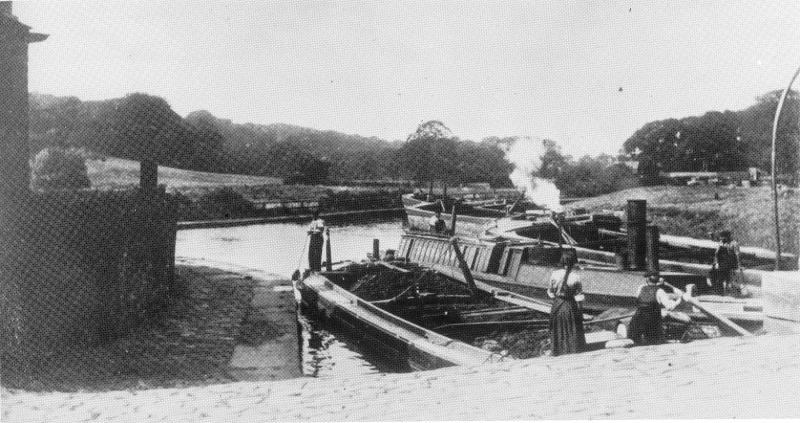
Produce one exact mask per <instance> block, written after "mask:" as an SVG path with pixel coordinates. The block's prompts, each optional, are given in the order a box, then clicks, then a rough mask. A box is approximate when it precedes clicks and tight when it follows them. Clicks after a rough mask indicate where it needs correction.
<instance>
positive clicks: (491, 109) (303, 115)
mask: <svg viewBox="0 0 800 423" xmlns="http://www.w3.org/2000/svg"><path fill="white" fill-rule="evenodd" d="M14 14H15V15H17V16H18V17H19V18H20V21H22V22H23V23H25V24H27V25H29V26H31V27H32V30H33V31H36V32H41V33H46V34H50V37H49V38H48V39H47V40H46V41H44V42H41V43H37V44H33V45H31V48H30V63H29V75H30V80H29V88H30V90H31V91H34V92H39V93H47V94H53V95H58V96H67V95H70V96H77V97H78V98H80V99H82V100H100V99H108V98H116V97H121V96H124V95H125V94H127V93H132V92H146V93H149V94H153V95H157V96H161V97H163V98H165V99H166V100H167V101H168V102H169V103H170V105H171V106H172V108H173V109H174V110H175V111H177V112H178V113H180V114H181V115H184V116H185V115H186V114H188V113H189V112H191V111H194V110H201V109H202V110H208V111H210V112H212V113H213V114H214V115H216V116H218V117H221V118H227V119H231V120H233V121H234V122H238V123H244V122H253V123H261V124H269V123H275V122H283V123H289V124H294V125H300V126H307V127H312V128H317V129H332V130H336V131H341V132H345V133H352V134H359V135H363V136H377V137H379V138H383V139H386V140H396V139H400V140H404V139H406V137H407V136H408V134H410V133H412V132H414V130H415V129H416V127H417V125H419V124H420V123H422V122H424V121H428V120H433V119H435V120H440V121H442V122H444V123H445V124H446V125H447V126H448V127H449V128H450V129H451V130H452V132H453V133H454V134H455V135H457V136H459V137H460V138H464V139H472V140H476V141H477V140H480V139H482V138H484V137H488V136H501V137H502V136H531V137H541V138H550V139H553V140H555V141H557V142H558V143H559V144H560V145H561V146H562V148H563V149H564V151H565V152H567V153H569V154H572V155H575V156H581V155H584V154H591V155H596V154H600V153H609V154H616V153H617V152H618V151H619V150H620V148H621V147H622V143H623V142H624V141H625V140H626V139H627V138H628V137H629V136H630V135H632V134H633V132H634V131H636V130H637V129H638V128H640V127H641V126H642V125H644V124H645V123H647V122H650V121H653V120H657V119H665V118H670V117H675V118H680V117H684V116H690V115H699V114H702V113H704V112H706V111H709V110H739V109H743V108H746V107H747V106H749V105H751V104H753V103H754V100H755V97H756V96H758V95H760V94H763V93H765V92H767V91H770V90H775V89H781V88H784V86H785V85H786V84H787V83H788V80H789V78H790V77H791V75H792V73H793V72H794V70H795V68H796V67H797V66H799V65H800V43H798V42H797V40H800V2H798V1H795V0H791V1H788V0H787V1H758V2H754V1H724V2H723V1H669V2H666V1H663V2H661V1H659V2H645V1H635V2H634V1H588V2H587V1H579V2H566V3H565V2H549V1H547V2H546V1H503V2H497V1H469V2H468V1H382V2H380V1H359V2H356V1H338V2H323V1H315V2H310V1H309V2H301V1H293V2H289V1H271V2H264V1H237V2H233V1H186V0H180V1H179V0H170V1H125V2H120V1H92V0H81V1H47V2H45V1H23V2H15V3H14Z"/></svg>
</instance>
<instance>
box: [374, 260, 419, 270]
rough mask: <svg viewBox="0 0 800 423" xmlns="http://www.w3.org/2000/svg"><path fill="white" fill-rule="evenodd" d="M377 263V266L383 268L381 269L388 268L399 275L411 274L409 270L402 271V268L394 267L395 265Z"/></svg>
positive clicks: (382, 262) (383, 262)
mask: <svg viewBox="0 0 800 423" xmlns="http://www.w3.org/2000/svg"><path fill="white" fill-rule="evenodd" d="M377 263H378V264H379V265H381V266H383V267H387V268H389V269H392V270H396V271H398V272H400V273H410V272H411V271H410V270H408V269H403V268H402V267H397V266H395V265H393V264H391V263H387V262H385V261H379V262H377Z"/></svg>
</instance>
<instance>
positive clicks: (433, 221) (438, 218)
mask: <svg viewBox="0 0 800 423" xmlns="http://www.w3.org/2000/svg"><path fill="white" fill-rule="evenodd" d="M428 225H429V226H430V230H431V232H435V233H437V234H441V233H444V231H445V228H446V227H445V224H444V219H442V212H440V211H439V210H436V214H435V215H434V216H432V217H431V218H430V220H428Z"/></svg>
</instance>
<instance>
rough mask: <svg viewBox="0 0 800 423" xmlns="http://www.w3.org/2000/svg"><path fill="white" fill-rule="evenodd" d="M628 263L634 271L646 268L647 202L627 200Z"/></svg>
mask: <svg viewBox="0 0 800 423" xmlns="http://www.w3.org/2000/svg"><path fill="white" fill-rule="evenodd" d="M627 229H628V263H629V264H630V266H631V267H632V268H634V269H644V268H645V267H646V266H647V201H645V200H628V208H627Z"/></svg>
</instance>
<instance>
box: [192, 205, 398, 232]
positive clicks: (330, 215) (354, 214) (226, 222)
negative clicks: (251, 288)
mask: <svg viewBox="0 0 800 423" xmlns="http://www.w3.org/2000/svg"><path fill="white" fill-rule="evenodd" d="M403 213H405V211H404V209H403V208H402V207H395V208H386V209H371V210H349V211H339V212H327V213H320V217H322V218H323V219H325V220H326V221H328V222H329V223H330V221H338V220H340V219H346V218H355V219H356V220H358V219H371V218H376V217H397V216H402V215H403ZM311 217H312V215H311V214H310V213H308V212H305V213H299V214H293V215H287V216H273V217H258V218H249V219H215V220H198V221H185V222H178V229H200V228H228V227H234V226H247V225H260V224H265V223H286V222H303V221H308V220H311Z"/></svg>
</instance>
